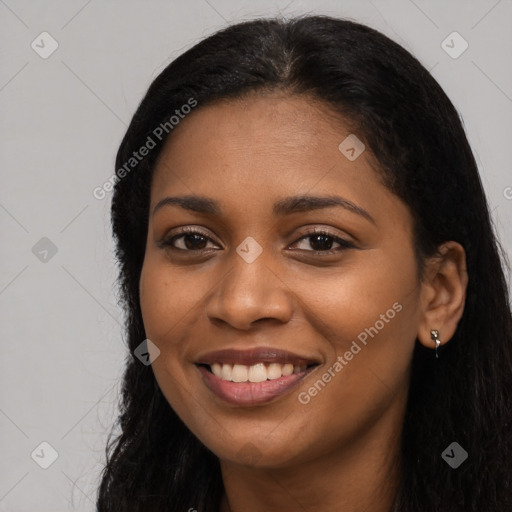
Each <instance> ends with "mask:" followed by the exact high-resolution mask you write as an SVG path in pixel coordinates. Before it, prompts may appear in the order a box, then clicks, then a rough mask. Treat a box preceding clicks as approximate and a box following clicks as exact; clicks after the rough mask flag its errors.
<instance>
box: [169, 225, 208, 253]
mask: <svg viewBox="0 0 512 512" xmlns="http://www.w3.org/2000/svg"><path fill="white" fill-rule="evenodd" d="M208 241H211V239H210V238H209V237H208V236H207V235H206V234H204V233H202V232H201V231H198V230H197V229H194V228H184V229H182V231H181V233H179V234H177V235H173V236H171V237H169V238H166V239H165V240H163V241H162V242H161V243H160V246H161V247H170V248H171V249H175V250H177V251H186V252H187V251H203V250H205V249H209V248H211V247H207V244H208Z"/></svg>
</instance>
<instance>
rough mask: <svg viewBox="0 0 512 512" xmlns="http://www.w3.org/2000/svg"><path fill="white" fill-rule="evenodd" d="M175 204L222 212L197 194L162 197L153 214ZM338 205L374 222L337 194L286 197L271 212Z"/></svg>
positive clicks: (214, 204)
mask: <svg viewBox="0 0 512 512" xmlns="http://www.w3.org/2000/svg"><path fill="white" fill-rule="evenodd" d="M169 205H176V206H180V207H181V208H183V209H185V210H190V211H194V212H198V213H203V214H207V215H217V216H220V215H221V213H222V210H221V207H220V204H219V203H218V202H217V201H215V200H213V199H210V198H208V197H205V196H198V195H186V196H179V197H178V196H169V197H164V198H163V199H161V200H160V201H158V203H157V204H156V205H155V207H154V208H153V215H154V214H155V213H156V212H157V211H158V210H160V209H161V208H163V207H164V206H169ZM333 206H339V207H341V208H344V209H345V210H348V211H350V212H352V213H356V214H358V215H360V216H362V217H364V218H365V219H367V220H369V221H370V222H371V223H372V224H376V222H375V219H374V218H373V217H372V216H371V215H370V214H369V213H368V212H367V211H366V210H365V209H364V208H361V207H360V206H357V205H356V204H354V203H353V202H352V201H349V200H348V199H344V198H343V197H339V196H333V195H329V196H311V195H299V196H291V197H286V198H284V199H281V200H279V201H277V202H276V203H275V204H274V206H273V213H274V215H276V216H279V217H283V216H285V215H291V214H293V213H298V212H307V211H312V210H320V209H322V208H330V207H333Z"/></svg>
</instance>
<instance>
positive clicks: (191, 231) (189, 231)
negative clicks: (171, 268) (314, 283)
mask: <svg viewBox="0 0 512 512" xmlns="http://www.w3.org/2000/svg"><path fill="white" fill-rule="evenodd" d="M186 235H200V236H202V237H203V238H206V239H208V240H210V241H212V242H213V240H211V238H210V237H209V236H208V235H207V234H206V233H204V232H202V231H201V230H200V229H198V228H191V227H184V228H182V229H181V230H180V232H179V233H177V234H175V235H173V236H172V237H169V238H166V239H164V240H162V241H161V242H160V244H159V245H160V247H162V248H164V247H165V248H169V249H171V250H173V251H181V252H192V253H193V252H201V251H207V250H208V249H197V250H194V249H178V248H177V247H173V243H174V242H175V241H176V240H177V239H179V238H182V237H184V236H186ZM318 235H320V236H325V237H327V238H331V239H332V240H333V241H334V242H336V243H338V244H339V245H340V246H341V247H338V248H337V249H330V250H328V251H307V250H306V251H305V252H308V253H312V254H315V255H322V256H326V255H330V254H336V253H339V252H341V251H343V250H345V249H355V248H356V247H355V245H353V244H352V243H350V242H348V241H347V240H344V239H343V238H340V237H338V236H336V235H333V234H332V233H329V232H328V231H324V230H322V229H316V228H315V229H314V230H313V231H311V232H310V233H307V234H306V235H304V236H302V237H300V238H299V239H298V240H296V241H295V242H294V243H293V244H292V245H294V244H297V243H298V242H300V241H302V240H304V239H307V238H310V237H313V236H318ZM299 250H304V249H299Z"/></svg>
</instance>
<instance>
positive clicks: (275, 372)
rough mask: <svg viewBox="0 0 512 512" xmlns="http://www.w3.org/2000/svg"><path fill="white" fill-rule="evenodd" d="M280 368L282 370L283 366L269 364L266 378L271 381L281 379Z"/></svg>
mask: <svg viewBox="0 0 512 512" xmlns="http://www.w3.org/2000/svg"><path fill="white" fill-rule="evenodd" d="M282 368H283V365H281V364H278V363H271V364H270V365H269V367H268V370H267V374H268V378H269V379H270V380H273V379H278V378H279V377H281V376H282V375H283V374H282V372H281V369H282Z"/></svg>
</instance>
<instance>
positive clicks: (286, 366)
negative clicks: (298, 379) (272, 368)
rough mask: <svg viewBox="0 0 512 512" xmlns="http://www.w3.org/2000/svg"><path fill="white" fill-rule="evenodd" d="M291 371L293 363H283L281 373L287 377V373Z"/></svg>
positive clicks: (289, 373)
mask: <svg viewBox="0 0 512 512" xmlns="http://www.w3.org/2000/svg"><path fill="white" fill-rule="evenodd" d="M292 373H293V364H290V363H288V364H285V365H284V366H283V375H284V376H285V377H287V376H288V375H291V374H292Z"/></svg>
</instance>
